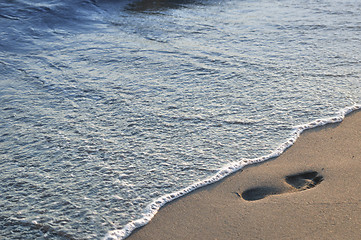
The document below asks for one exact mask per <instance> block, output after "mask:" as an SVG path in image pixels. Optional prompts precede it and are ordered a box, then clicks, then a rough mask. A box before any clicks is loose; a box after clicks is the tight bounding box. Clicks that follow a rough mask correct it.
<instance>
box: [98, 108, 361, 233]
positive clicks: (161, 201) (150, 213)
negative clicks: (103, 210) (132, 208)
mask: <svg viewBox="0 0 361 240" xmlns="http://www.w3.org/2000/svg"><path fill="white" fill-rule="evenodd" d="M359 109H361V104H355V105H353V106H350V107H346V108H344V109H341V110H340V111H339V112H338V113H337V114H336V115H335V116H333V117H330V118H325V119H317V120H314V121H312V122H309V123H306V124H303V125H298V126H295V127H294V128H293V131H292V133H291V136H290V138H289V139H288V140H287V141H286V142H284V143H282V144H281V145H280V146H279V147H278V148H277V149H275V150H274V151H273V152H272V153H270V154H268V155H265V156H261V157H258V158H254V159H241V160H240V161H238V162H233V163H230V164H227V165H225V166H223V167H222V168H221V169H220V170H219V171H218V172H217V173H216V174H215V175H213V176H211V177H209V178H206V179H204V180H202V181H199V182H196V183H194V184H192V185H190V186H188V187H186V188H184V189H181V190H179V191H177V192H174V193H170V194H166V195H164V196H162V197H160V198H158V199H156V200H154V201H153V202H152V203H150V204H149V205H148V206H147V207H146V209H145V211H144V214H143V216H142V217H141V218H139V219H137V220H135V221H132V222H130V223H128V224H127V225H125V226H124V228H123V229H119V230H112V231H109V232H108V233H107V235H106V236H105V237H104V238H103V240H122V239H125V238H126V237H128V236H129V235H130V234H131V233H132V232H133V231H134V230H135V229H137V228H140V227H142V226H144V225H146V224H147V223H149V222H150V220H151V219H152V218H153V217H154V216H155V214H156V213H157V212H158V211H159V209H160V208H161V207H163V206H164V205H165V204H167V203H169V202H171V201H173V200H175V199H177V198H180V197H183V196H185V195H186V194H188V193H190V192H192V191H194V190H196V189H199V188H201V187H204V186H207V185H209V184H212V183H215V182H218V181H220V180H222V179H223V178H225V177H227V176H229V175H230V174H232V173H234V172H237V171H239V170H241V169H242V168H244V167H245V166H248V165H252V164H255V163H260V162H264V161H267V160H270V159H274V158H276V157H278V156H280V155H281V154H282V153H283V152H284V151H285V150H286V149H288V148H289V147H291V146H292V145H293V144H294V143H295V142H296V140H297V138H298V137H299V136H300V134H301V133H302V132H303V131H305V130H308V129H312V128H316V127H320V126H323V125H326V124H332V123H339V122H342V121H343V119H344V118H345V116H346V115H348V114H349V113H351V112H353V111H356V110H359Z"/></svg>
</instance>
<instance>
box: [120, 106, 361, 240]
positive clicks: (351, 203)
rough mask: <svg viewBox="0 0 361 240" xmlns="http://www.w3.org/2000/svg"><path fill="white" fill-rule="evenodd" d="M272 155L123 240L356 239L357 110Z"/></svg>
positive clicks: (360, 142)
mask: <svg viewBox="0 0 361 240" xmlns="http://www.w3.org/2000/svg"><path fill="white" fill-rule="evenodd" d="M351 155H352V156H351ZM276 159H277V160H274V159H272V160H268V161H265V162H262V163H257V164H253V165H250V166H246V167H244V168H243V169H242V170H240V171H238V172H236V173H233V174H231V175H230V176H228V177H226V178H225V179H223V180H221V181H219V182H216V183H214V184H211V185H208V186H205V187H202V188H200V189H198V190H195V191H194V192H192V193H189V194H187V195H186V196H184V197H181V198H180V199H177V200H174V201H172V202H170V203H167V204H166V205H165V206H164V207H162V208H161V209H160V210H159V212H158V213H157V214H156V216H155V217H154V218H153V219H152V220H151V221H150V222H149V223H148V224H147V225H145V226H144V227H142V228H139V229H137V230H135V231H134V232H133V233H132V234H131V235H130V236H129V237H128V238H127V239H239V238H240V237H242V236H243V237H246V238H247V239H257V238H261V239H277V238H278V239H289V238H301V239H302V238H304V237H305V236H310V237H316V236H318V237H319V238H321V239H324V238H327V236H328V237H332V238H333V239H335V238H336V239H340V238H341V237H345V236H346V237H347V236H349V237H351V238H349V239H353V238H355V237H356V236H361V227H360V226H361V217H360V216H361V210H360V209H361V208H360V207H359V206H360V205H361V200H360V199H361V194H358V193H357V191H356V189H358V188H359V185H358V183H359V182H360V181H359V180H361V177H359V176H357V175H360V174H359V173H360V172H361V167H360V162H361V111H360V110H355V111H354V112H352V113H350V114H349V115H347V116H346V117H345V119H344V120H343V121H342V122H341V123H333V124H327V125H325V126H319V127H316V128H313V129H308V130H306V131H305V132H303V133H302V134H301V136H300V137H299V138H298V139H297V141H296V143H295V144H294V145H293V146H292V147H290V148H289V149H287V150H286V151H285V152H284V153H283V154H281V155H280V156H279V157H277V158H276ZM315 159H318V160H317V161H316V160H315ZM351 173H353V174H351ZM352 189H354V190H353V191H352ZM337 206H338V207H337ZM337 219H338V220H337ZM341 219H342V221H341ZM322 229H323V230H322ZM311 232H313V234H312V235H310V233H311ZM328 233H329V234H331V235H327V234H328ZM317 234H318V235H317ZM337 234H339V235H337Z"/></svg>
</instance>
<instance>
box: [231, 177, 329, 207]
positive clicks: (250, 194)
mask: <svg viewBox="0 0 361 240" xmlns="http://www.w3.org/2000/svg"><path fill="white" fill-rule="evenodd" d="M322 180H323V177H322V176H321V175H319V174H318V172H316V171H307V172H302V173H298V174H293V175H289V176H286V177H285V181H286V183H288V184H289V185H290V187H289V188H288V189H287V190H284V189H281V188H277V187H269V186H262V187H255V188H250V189H248V190H246V191H244V192H243V193H242V194H238V195H239V196H240V197H242V198H243V199H244V200H247V201H255V200H260V199H263V198H265V197H267V196H270V195H277V194H282V193H288V192H296V191H304V190H307V189H311V188H313V187H315V186H316V185H318V184H319V183H321V182H322Z"/></svg>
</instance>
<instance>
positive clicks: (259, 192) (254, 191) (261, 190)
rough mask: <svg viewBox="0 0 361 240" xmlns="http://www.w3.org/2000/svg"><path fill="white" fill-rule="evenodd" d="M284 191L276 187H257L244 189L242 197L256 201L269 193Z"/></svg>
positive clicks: (275, 193) (274, 193)
mask: <svg viewBox="0 0 361 240" xmlns="http://www.w3.org/2000/svg"><path fill="white" fill-rule="evenodd" d="M281 193H283V191H282V190H281V189H279V188H275V187H256V188H251V189H248V190H246V191H244V192H243V193H242V195H241V197H242V198H243V199H244V200H247V201H255V200H260V199H262V198H265V197H267V196H269V195H277V194H281Z"/></svg>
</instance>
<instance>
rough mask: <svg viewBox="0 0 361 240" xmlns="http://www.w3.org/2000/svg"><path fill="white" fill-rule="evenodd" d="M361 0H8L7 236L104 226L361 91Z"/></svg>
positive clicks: (87, 233)
mask: <svg viewBox="0 0 361 240" xmlns="http://www.w3.org/2000/svg"><path fill="white" fill-rule="evenodd" d="M360 12H361V3H360V1H357V0H350V1H341V0H339V1H338V0H324V1H292V0H291V1H286V0H285V1H273V0H259V1H253V0H242V1H241V0H226V1H220V0H204V1H202V0H199V1H196V0H193V1H192V0H188V1H186V0H175V1H171V0H168V1H167V0H158V1H146V0H143V1H115V0H112V1H111V0H109V1H106V0H93V1H91V0H89V1H88V0H76V1H70V0H63V1H52V0H37V1H31V0H14V1H7V0H4V1H0V170H1V175H0V182H1V183H0V188H1V195H0V238H2V239H101V238H102V237H104V236H105V234H106V233H107V232H108V231H110V230H113V229H121V228H122V227H123V226H124V225H125V224H127V223H129V222H130V221H132V220H135V219H138V218H140V217H141V216H142V212H143V210H144V208H145V207H146V205H147V204H149V203H150V202H151V201H152V200H153V199H156V198H158V197H160V196H162V195H164V194H166V193H171V192H174V191H177V190H180V189H182V188H184V187H187V186H188V185H190V184H192V183H194V182H195V181H199V180H201V179H204V178H206V177H209V176H211V175H212V174H214V173H215V172H216V171H217V170H218V169H219V168H220V167H222V166H223V165H225V164H227V163H230V162H234V161H239V160H240V159H243V158H255V157H259V156H263V155H266V154H269V153H270V152H272V150H274V149H275V148H276V147H277V146H278V145H279V144H280V143H282V142H284V141H285V139H287V138H288V137H289V135H290V133H291V130H292V127H293V126H295V125H298V124H303V123H307V122H309V121H312V120H315V119H317V118H326V117H330V116H333V115H335V114H336V113H337V111H338V110H339V109H341V108H344V107H346V106H351V105H353V104H357V103H360V102H361V83H360V77H361V67H360V65H361V57H360V56H361V48H360V42H361V15H360Z"/></svg>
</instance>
